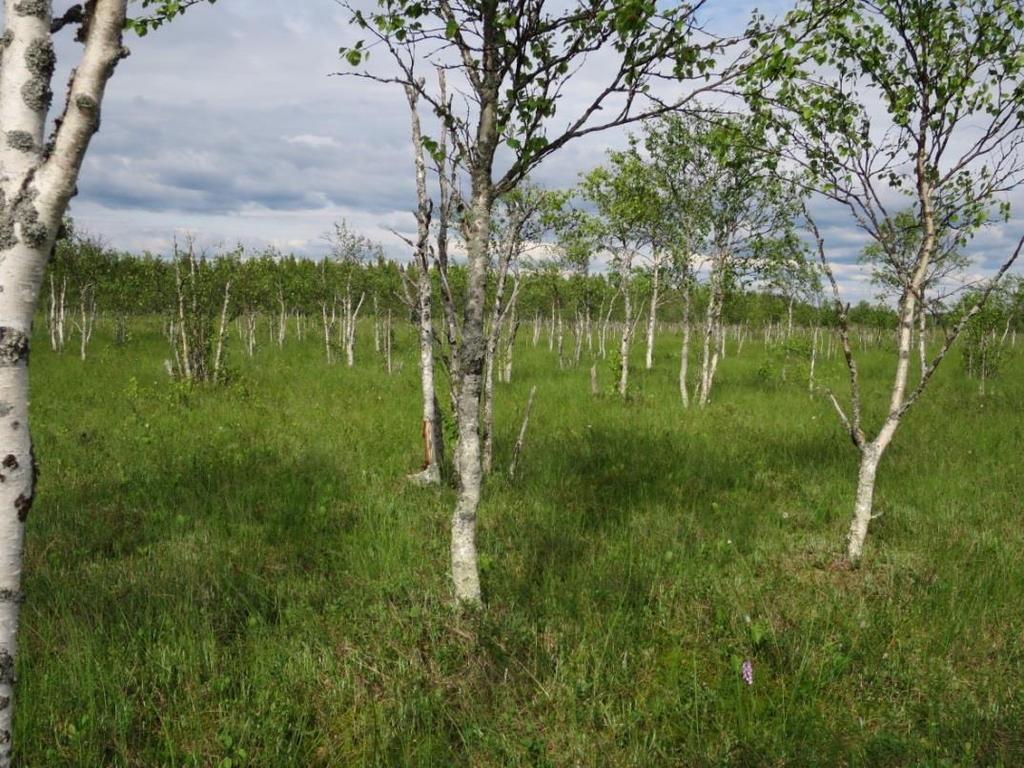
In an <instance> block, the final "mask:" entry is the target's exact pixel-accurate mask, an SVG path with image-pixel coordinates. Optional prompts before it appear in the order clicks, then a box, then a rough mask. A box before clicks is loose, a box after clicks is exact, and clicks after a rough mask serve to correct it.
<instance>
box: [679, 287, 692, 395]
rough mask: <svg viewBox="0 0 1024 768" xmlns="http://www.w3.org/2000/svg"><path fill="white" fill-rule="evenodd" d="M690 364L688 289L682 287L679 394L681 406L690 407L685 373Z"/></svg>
mask: <svg viewBox="0 0 1024 768" xmlns="http://www.w3.org/2000/svg"><path fill="white" fill-rule="evenodd" d="M689 366H690V289H689V287H685V288H684V289H683V344H682V349H681V350H680V352H679V396H680V397H681V398H682V400H683V408H689V407H690V391H689V383H688V382H687V378H688V376H687V374H688V369H689Z"/></svg>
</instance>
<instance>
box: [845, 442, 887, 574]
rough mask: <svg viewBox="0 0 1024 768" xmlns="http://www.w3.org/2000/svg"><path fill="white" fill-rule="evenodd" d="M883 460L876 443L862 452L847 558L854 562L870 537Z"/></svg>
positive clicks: (869, 445) (867, 446) (862, 551)
mask: <svg viewBox="0 0 1024 768" xmlns="http://www.w3.org/2000/svg"><path fill="white" fill-rule="evenodd" d="M881 458H882V450H881V449H879V447H878V446H877V445H875V443H868V444H867V445H866V446H865V447H864V450H862V451H861V457H860V471H859V472H858V474H857V496H856V500H855V501H854V506H853V522H852V523H851V524H850V533H849V537H848V544H847V551H846V554H847V557H849V559H850V560H851V561H852V562H856V561H858V560H859V559H860V557H861V555H862V554H863V553H864V541H865V539H867V536H868V526H869V525H870V524H871V517H872V509H873V500H874V496H875V478H876V476H877V474H878V462H879V460H880V459H881Z"/></svg>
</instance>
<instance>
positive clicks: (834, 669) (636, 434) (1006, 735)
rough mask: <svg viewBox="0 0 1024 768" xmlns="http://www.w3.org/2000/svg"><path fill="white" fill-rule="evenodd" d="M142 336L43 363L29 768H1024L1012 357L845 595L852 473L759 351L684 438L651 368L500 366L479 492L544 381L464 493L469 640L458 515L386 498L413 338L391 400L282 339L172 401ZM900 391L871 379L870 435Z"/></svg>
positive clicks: (949, 391) (835, 433) (843, 442)
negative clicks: (454, 572)
mask: <svg viewBox="0 0 1024 768" xmlns="http://www.w3.org/2000/svg"><path fill="white" fill-rule="evenodd" d="M136 334H137V337H136V338H135V339H134V340H133V341H131V342H130V343H129V345H128V346H126V347H116V346H114V345H113V344H112V342H111V341H110V339H109V337H106V336H104V335H103V330H102V329H101V330H100V331H99V332H98V334H97V337H98V338H97V341H96V342H95V343H94V346H93V350H92V353H91V356H90V358H89V359H88V360H87V361H86V362H84V363H82V362H80V361H79V360H78V359H77V358H76V357H75V356H74V355H73V353H69V354H66V355H65V356H63V357H61V356H57V355H54V354H52V353H51V352H50V351H49V349H47V348H46V343H45V339H43V338H42V336H41V335H40V336H39V337H38V338H37V339H36V342H35V350H37V351H35V352H34V353H33V358H32V366H33V401H32V419H33V429H34V434H35V437H36V442H37V452H38V456H39V460H40V463H41V471H42V475H41V479H40V483H39V498H38V501H37V503H36V505H35V507H34V509H33V513H32V516H31V517H30V518H29V522H28V532H27V544H26V547H27V549H26V567H25V574H26V591H27V594H28V601H27V602H26V604H25V605H24V608H23V612H22V619H21V634H20V638H21V652H20V656H19V658H18V674H19V688H18V701H17V706H16V732H15V744H16V748H17V755H18V760H19V763H20V764H21V765H25V766H89V767H90V768H92V767H94V766H146V767H150V766H220V767H221V768H228V767H230V768H237V767H238V766H274V767H275V768H276V767H284V766H348V765H353V766H355V765H360V766H362V765H367V766H402V765H408V766H474V767H477V766H481V767H482V766H566V767H569V766H665V765H679V766H822V765H829V766H872V767H874V766H973V765H989V766H1015V765H1021V764H1022V763H1024V687H1022V686H1021V684H1020V681H1021V680H1022V679H1024V618H1022V614H1021V610H1020V607H1021V602H1020V601H1021V594H1024V560H1022V558H1021V557H1020V552H1021V551H1022V549H1024V526H1022V525H1021V523H1022V519H1021V516H1022V508H1024V504H1022V502H1021V499H1022V498H1024V475H1022V473H1021V467H1020V456H1021V454H1020V446H1021V444H1022V437H1024V434H1022V433H1024V420H1022V418H1021V411H1020V403H1021V400H1022V397H1024V380H1022V376H1021V373H1022V364H1021V361H1020V359H1019V358H1020V355H1019V354H1018V355H1017V356H1016V357H1017V359H1015V360H1014V361H1013V364H1012V366H1011V368H1010V369H1009V370H1007V371H1006V373H1005V375H1004V377H1003V378H1002V379H1001V380H1000V382H999V383H998V384H997V386H996V387H995V392H994V393H993V394H990V395H989V396H987V397H985V398H984V399H981V398H979V397H978V396H977V394H976V387H975V385H974V384H973V383H971V382H969V381H967V380H966V379H965V378H964V376H963V374H962V373H961V371H960V368H959V364H958V361H956V360H951V361H949V363H948V364H947V366H946V368H945V369H944V370H942V371H940V374H939V375H938V377H937V379H936V381H935V382H934V388H933V389H932V390H930V391H929V392H928V393H926V395H925V397H924V399H923V400H922V401H921V403H920V404H919V407H917V408H916V409H915V410H914V411H913V412H911V414H910V415H909V416H908V417H907V420H906V423H905V424H904V426H903V427H902V428H901V431H900V433H899V434H898V435H897V437H896V440H895V443H894V445H893V446H892V448H891V449H890V452H889V453H888V454H887V455H886V457H885V458H884V459H883V463H882V468H881V470H880V480H879V488H878V494H877V508H878V511H880V512H882V513H883V514H882V517H881V518H880V519H878V520H876V521H875V523H874V524H873V527H872V531H871V534H870V536H869V540H868V549H867V553H866V555H867V559H866V562H865V563H864V565H863V566H862V567H861V568H860V569H859V570H854V571H844V570H835V569H832V568H831V567H830V566H831V564H832V562H833V561H834V559H835V557H836V555H837V554H838V553H839V552H840V550H841V545H842V538H843V534H844V533H845V530H846V528H847V525H848V521H849V515H850V514H851V511H852V494H853V485H854V481H855V474H856V465H857V456H856V453H855V451H854V449H853V448H852V446H850V445H849V442H848V439H847V438H845V437H844V435H843V433H842V430H841V428H840V426H839V424H838V422H837V420H836V418H835V416H834V414H833V413H832V412H831V410H830V408H829V406H828V404H827V403H826V401H825V400H824V398H822V397H816V398H813V399H812V398H810V397H809V395H808V393H807V390H806V385H805V382H804V381H803V380H802V379H801V377H800V376H798V375H796V373H795V371H794V370H792V369H791V370H790V371H789V374H790V375H789V377H788V378H789V379H790V381H789V382H788V383H782V382H781V381H780V376H779V368H778V362H777V361H774V362H772V363H771V365H772V366H773V368H772V369H771V370H769V368H768V364H769V362H771V358H770V357H769V356H768V355H767V353H766V352H765V350H764V349H763V348H761V347H760V345H758V344H755V343H753V342H748V343H747V345H746V346H745V347H744V349H743V353H742V355H740V356H739V357H737V356H736V355H735V354H734V353H733V354H730V355H729V356H728V357H727V358H726V359H725V361H724V362H723V363H722V366H721V368H720V371H721V374H720V384H719V386H718V389H717V391H716V394H715V398H714V402H713V403H712V405H711V406H710V407H708V408H707V409H706V410H704V411H697V410H691V411H688V412H687V411H683V410H682V409H681V407H680V406H679V401H678V393H677V391H676V386H677V385H676V370H677V366H678V360H677V358H676V352H675V350H676V349H677V346H676V345H677V339H675V338H673V337H672V336H671V335H668V334H666V335H665V337H664V338H662V339H661V340H660V346H659V348H658V355H657V362H656V366H655V370H654V371H652V372H650V373H647V372H645V371H642V370H639V371H637V372H636V373H635V374H634V377H633V378H634V381H635V391H634V392H633V394H632V395H631V397H630V399H629V401H628V402H625V403H623V402H622V401H621V400H619V399H618V398H616V397H614V396H611V395H608V396H602V397H599V398H593V397H591V395H590V393H589V374H588V371H587V366H584V367H581V368H580V369H577V370H560V369H559V368H558V366H557V363H556V362H555V360H554V359H553V357H552V355H551V353H549V352H548V350H547V347H546V345H543V344H542V345H541V346H540V347H538V348H536V349H534V348H532V347H530V346H529V344H528V343H527V342H528V339H523V343H522V344H521V346H520V348H519V351H518V353H517V354H518V359H517V361H516V370H515V381H514V382H513V383H512V384H511V385H507V384H498V385H497V399H496V423H497V436H496V466H497V467H499V468H503V467H505V466H507V463H508V458H509V454H510V452H511V447H512V443H513V442H514V439H515V433H516V432H517V430H518V426H519V423H518V422H519V418H520V411H521V409H522V407H523V404H524V403H525V400H526V394H527V392H528V390H529V386H530V385H531V384H532V383H536V384H537V386H538V393H537V399H536V403H535V407H534V413H533V416H532V417H531V424H530V435H529V437H528V439H527V445H526V450H525V454H524V457H523V460H522V463H521V466H520V473H519V476H518V477H517V480H516V483H515V485H510V484H509V482H508V481H507V479H505V477H504V474H503V473H499V474H498V475H496V476H494V477H493V478H492V481H491V482H490V484H489V486H488V487H487V489H486V493H485V499H484V502H483V506H482V509H481V514H480V531H479V545H480V551H481V553H482V554H481V569H482V579H483V585H484V591H485V600H486V604H487V605H486V608H485V609H484V610H483V611H481V612H480V613H479V614H478V615H473V616H459V615H457V614H456V613H455V612H454V611H453V610H452V608H451V607H450V604H449V590H448V582H447V565H448V554H447V533H448V516H449V513H450V510H451V508H452V505H453V499H454V493H453V491H452V490H451V489H439V490H433V489H427V490H424V489H418V488H414V487H411V486H410V485H409V484H407V483H406V482H405V481H404V480H403V477H404V475H405V474H406V473H407V472H410V471H413V470H415V469H417V468H418V467H417V461H418V456H419V455H420V446H419V445H418V440H417V438H418V434H419V427H418V424H419V421H418V419H419V409H420V404H419V389H418V387H419V384H418V374H417V371H416V368H415V356H414V355H415V350H414V349H413V344H412V339H411V338H410V337H408V336H405V335H403V336H400V337H399V339H398V342H397V347H398V352H399V354H400V357H401V359H402V361H403V366H402V369H401V370H400V371H399V372H398V373H396V374H395V375H393V376H390V377H389V376H387V375H386V374H385V373H384V372H383V370H382V365H381V363H380V360H379V358H377V357H375V356H374V355H373V351H372V348H365V346H364V347H361V348H360V349H359V355H358V359H357V367H356V368H355V369H346V368H345V367H343V366H327V365H326V364H325V362H324V361H323V354H322V350H321V347H320V342H318V341H317V340H316V339H315V338H310V339H309V340H308V341H307V342H304V343H299V342H297V341H295V340H294V339H291V340H289V342H288V343H287V344H286V346H285V347H284V349H283V350H278V349H277V348H276V347H269V346H268V347H266V348H264V349H261V350H259V351H258V353H257V356H256V358H255V359H254V360H252V361H249V360H247V359H244V358H241V357H240V356H239V355H240V353H237V351H235V357H234V358H233V360H232V362H233V364H234V365H235V366H236V369H235V370H236V371H237V375H236V377H235V381H234V383H233V384H232V385H231V386H228V387H226V388H222V389H196V390H191V391H190V390H188V389H185V388H182V387H181V386H178V385H175V384H173V383H171V382H170V381H169V380H168V379H167V377H166V375H165V374H164V372H163V370H162V360H163V357H164V356H165V354H166V350H165V347H164V342H163V340H162V339H161V338H159V336H158V335H157V334H156V333H155V332H146V331H144V330H143V329H142V328H139V329H136ZM363 336H364V338H363V339H362V341H363V342H364V343H365V342H368V337H369V333H368V331H365V330H364V333H363ZM233 351H234V350H233ZM635 359H637V360H639V359H640V353H639V352H638V353H637V354H636V356H635ZM839 366H840V363H839V362H838V361H837V360H833V361H830V362H827V363H823V364H821V365H820V369H821V373H820V375H821V376H822V377H824V378H826V379H830V380H832V381H834V382H835V383H836V384H837V386H842V381H843V375H842V371H841V370H840V368H839ZM887 366H888V357H887V356H885V355H883V354H882V353H881V352H873V353H869V354H868V355H867V356H866V358H865V359H864V361H863V372H864V376H865V380H866V383H867V388H868V395H867V397H868V400H869V401H870V403H871V404H872V410H873V412H875V413H878V411H879V405H880V403H881V402H882V398H883V396H884V388H885V385H886V375H887V374H886V371H887V370H888V367H887ZM601 375H602V380H603V382H604V383H606V384H609V385H610V384H611V381H612V374H611V372H610V371H609V370H607V369H606V368H602V370H601ZM744 659H750V660H752V662H753V666H754V676H755V680H754V684H753V686H750V687H748V686H746V685H745V684H744V683H743V681H742V678H741V676H740V672H739V666H740V664H741V663H742V661H743V660H744Z"/></svg>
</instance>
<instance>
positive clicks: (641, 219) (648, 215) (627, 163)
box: [580, 148, 662, 397]
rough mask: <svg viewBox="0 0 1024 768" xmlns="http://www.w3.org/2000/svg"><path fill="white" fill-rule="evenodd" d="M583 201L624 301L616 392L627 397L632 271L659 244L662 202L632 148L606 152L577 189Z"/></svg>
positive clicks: (632, 314)
mask: <svg viewBox="0 0 1024 768" xmlns="http://www.w3.org/2000/svg"><path fill="white" fill-rule="evenodd" d="M580 192H581V195H582V197H583V198H584V199H585V200H586V201H588V202H589V203H590V204H591V205H593V207H594V208H595V211H596V216H597V221H598V224H597V226H598V227H599V231H600V237H601V246H602V248H603V250H604V251H605V252H606V253H608V254H610V256H611V264H610V266H611V267H612V269H613V270H614V272H615V274H616V275H617V276H618V280H619V293H620V295H621V296H622V336H621V337H620V339H619V374H618V385H617V389H618V392H619V395H620V396H622V397H625V396H626V393H627V391H628V387H629V356H630V350H631V348H632V343H633V334H634V332H635V331H636V325H637V322H638V321H639V319H640V313H639V312H637V311H636V306H635V304H636V302H637V298H638V297H637V296H636V295H635V291H634V280H633V278H634V271H635V269H636V267H637V262H638V261H639V260H640V259H641V258H642V257H643V254H644V253H645V252H646V253H650V251H651V249H652V248H654V247H655V246H656V245H658V244H660V240H659V239H658V238H657V237H656V236H655V234H654V232H655V230H657V229H660V227H661V225H662V216H661V202H662V199H661V198H660V196H659V195H658V192H657V190H656V188H655V185H654V183H653V178H652V175H651V173H650V171H649V168H648V166H647V165H646V163H644V161H643V159H642V158H641V157H640V155H639V154H638V153H637V151H636V150H635V148H634V149H631V150H629V151H626V152H609V153H608V163H607V165H605V166H599V167H597V168H595V169H594V170H592V171H591V172H590V173H588V174H587V176H586V177H585V178H584V179H583V181H582V183H581V184H580Z"/></svg>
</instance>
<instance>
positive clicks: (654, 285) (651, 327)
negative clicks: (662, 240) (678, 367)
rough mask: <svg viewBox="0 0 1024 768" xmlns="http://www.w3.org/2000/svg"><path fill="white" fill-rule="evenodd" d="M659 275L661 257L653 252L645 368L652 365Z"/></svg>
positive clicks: (649, 368) (649, 367) (648, 368)
mask: <svg viewBox="0 0 1024 768" xmlns="http://www.w3.org/2000/svg"><path fill="white" fill-rule="evenodd" d="M660 276H661V259H660V258H659V256H658V255H657V253H655V256H654V274H653V276H652V277H651V310H650V314H649V315H648V316H647V353H646V355H645V356H644V366H645V367H646V368H647V370H648V371H649V370H651V368H652V367H654V331H655V325H656V323H657V321H658V320H657V316H658V284H659V280H660Z"/></svg>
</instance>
